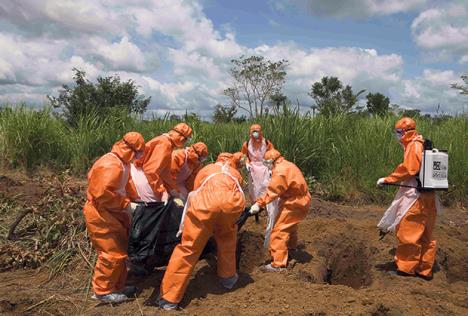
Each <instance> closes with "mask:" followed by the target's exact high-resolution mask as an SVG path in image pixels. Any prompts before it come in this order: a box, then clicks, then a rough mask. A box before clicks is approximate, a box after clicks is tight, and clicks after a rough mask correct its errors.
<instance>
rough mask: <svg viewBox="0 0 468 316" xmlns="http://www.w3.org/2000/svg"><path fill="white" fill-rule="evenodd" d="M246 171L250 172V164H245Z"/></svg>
mask: <svg viewBox="0 0 468 316" xmlns="http://www.w3.org/2000/svg"><path fill="white" fill-rule="evenodd" d="M245 169H247V172H250V164H249V163H246V164H245Z"/></svg>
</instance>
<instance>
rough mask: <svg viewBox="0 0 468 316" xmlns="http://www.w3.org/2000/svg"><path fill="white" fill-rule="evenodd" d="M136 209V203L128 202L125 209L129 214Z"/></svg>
mask: <svg viewBox="0 0 468 316" xmlns="http://www.w3.org/2000/svg"><path fill="white" fill-rule="evenodd" d="M137 207H138V203H134V202H130V203H128V205H127V208H126V209H125V210H126V211H127V212H128V213H129V214H133V213H134V212H135V210H136V209H137Z"/></svg>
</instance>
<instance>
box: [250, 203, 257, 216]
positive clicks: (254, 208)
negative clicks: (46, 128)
mask: <svg viewBox="0 0 468 316" xmlns="http://www.w3.org/2000/svg"><path fill="white" fill-rule="evenodd" d="M258 212H260V205H258V203H255V204H254V205H252V206H251V207H250V212H249V213H250V214H252V215H253V214H257V213H258Z"/></svg>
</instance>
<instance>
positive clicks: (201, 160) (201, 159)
mask: <svg viewBox="0 0 468 316" xmlns="http://www.w3.org/2000/svg"><path fill="white" fill-rule="evenodd" d="M206 159H208V157H200V159H199V160H200V162H205V161H206Z"/></svg>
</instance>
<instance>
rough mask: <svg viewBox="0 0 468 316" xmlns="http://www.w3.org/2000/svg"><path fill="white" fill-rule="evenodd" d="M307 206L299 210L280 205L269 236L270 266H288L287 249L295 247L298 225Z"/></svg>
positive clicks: (305, 213) (305, 212)
mask: <svg viewBox="0 0 468 316" xmlns="http://www.w3.org/2000/svg"><path fill="white" fill-rule="evenodd" d="M309 205H310V204H309ZM309 205H308V206H307V207H306V208H302V207H301V208H299V209H298V208H294V209H291V208H290V207H286V206H281V205H280V209H281V211H280V214H279V216H278V219H277V220H276V223H275V226H274V227H273V229H272V231H271V236H270V247H269V250H270V255H271V258H272V266H274V267H286V266H287V265H288V249H295V248H296V247H297V230H298V224H299V223H300V222H301V221H302V220H303V219H304V218H305V217H306V215H307V213H308V211H309Z"/></svg>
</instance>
